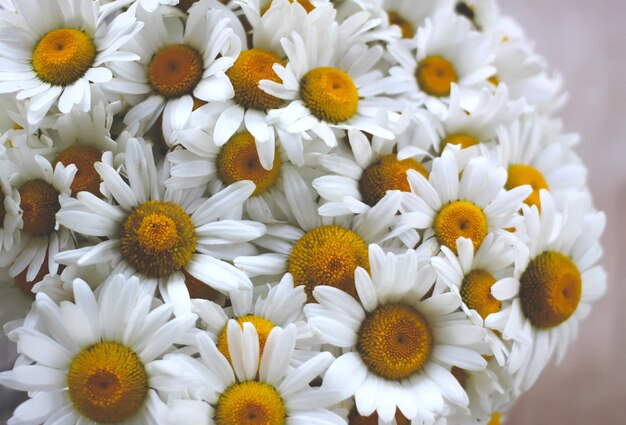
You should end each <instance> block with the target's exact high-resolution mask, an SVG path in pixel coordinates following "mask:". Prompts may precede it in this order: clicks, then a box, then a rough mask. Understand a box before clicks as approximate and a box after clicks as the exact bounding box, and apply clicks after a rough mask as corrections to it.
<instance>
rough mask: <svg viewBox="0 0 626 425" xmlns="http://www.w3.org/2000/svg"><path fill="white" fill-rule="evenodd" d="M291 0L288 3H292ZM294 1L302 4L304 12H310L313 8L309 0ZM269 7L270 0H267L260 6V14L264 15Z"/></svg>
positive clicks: (270, 4)
mask: <svg viewBox="0 0 626 425" xmlns="http://www.w3.org/2000/svg"><path fill="white" fill-rule="evenodd" d="M293 1H294V0H289V3H293ZM296 3H298V4H299V5H300V6H302V7H303V8H304V10H306V13H310V12H311V11H312V10H313V9H315V6H313V5H312V4H311V2H310V1H309V0H296ZM270 7H272V0H269V1H268V2H267V3H266V4H265V6H263V7H262V8H261V16H263V15H265V12H267V11H268V10H269V9H270Z"/></svg>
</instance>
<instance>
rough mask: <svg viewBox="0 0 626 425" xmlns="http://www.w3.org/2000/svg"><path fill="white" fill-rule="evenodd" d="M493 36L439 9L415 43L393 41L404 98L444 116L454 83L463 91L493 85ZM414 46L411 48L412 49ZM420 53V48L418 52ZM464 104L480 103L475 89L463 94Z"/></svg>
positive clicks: (391, 47) (394, 72)
mask: <svg viewBox="0 0 626 425" xmlns="http://www.w3.org/2000/svg"><path fill="white" fill-rule="evenodd" d="M497 41H498V40H497V39H495V38H494V37H493V36H491V35H490V34H482V33H479V32H476V31H474V30H473V29H472V28H471V24H470V22H469V21H467V20H466V19H465V18H462V17H459V16H457V15H455V14H454V12H452V11H445V10H440V12H438V13H437V14H436V15H435V16H434V17H433V18H432V19H431V18H428V19H427V20H426V23H425V24H424V26H423V27H420V28H419V30H418V33H417V36H416V38H415V42H414V43H412V44H411V45H407V43H405V42H398V43H391V44H390V45H389V46H388V50H389V53H390V54H391V55H392V56H393V58H394V59H395V60H396V61H397V62H398V66H395V67H393V68H392V69H391V70H390V71H389V72H390V73H391V75H393V76H396V77H397V78H400V79H401V81H402V82H401V83H399V84H401V85H402V88H403V93H404V97H405V98H406V99H407V100H408V101H411V102H413V103H416V102H417V103H419V104H421V103H424V104H425V105H426V107H427V108H428V109H429V110H430V111H431V112H433V113H434V114H436V115H437V116H438V117H443V116H444V115H445V111H446V109H447V108H446V103H448V101H449V95H450V90H451V85H452V83H457V84H458V85H459V87H461V88H464V89H473V90H476V89H480V87H483V86H488V85H489V82H488V81H487V79H488V78H489V77H490V76H492V75H493V74H494V73H495V68H494V67H493V66H491V62H492V61H493V56H494V49H495V44H496V42H497ZM409 46H410V47H409ZM415 49H416V50H415ZM462 93H463V94H465V95H466V96H464V97H463V98H462V99H461V106H462V107H464V108H465V109H469V108H468V107H467V106H466V104H465V103H466V102H467V103H469V104H470V106H471V103H473V102H474V101H475V99H474V96H472V95H471V94H472V90H465V91H463V92H462Z"/></svg>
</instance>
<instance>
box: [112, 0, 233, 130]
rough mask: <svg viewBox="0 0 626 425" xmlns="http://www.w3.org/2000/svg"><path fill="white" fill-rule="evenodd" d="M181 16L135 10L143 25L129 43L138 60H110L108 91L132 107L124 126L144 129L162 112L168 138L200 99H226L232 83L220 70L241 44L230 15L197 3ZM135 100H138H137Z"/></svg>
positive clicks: (230, 92)
mask: <svg viewBox="0 0 626 425" xmlns="http://www.w3.org/2000/svg"><path fill="white" fill-rule="evenodd" d="M189 12H190V13H189V16H188V17H186V19H183V18H181V17H179V16H177V15H176V16H172V15H170V14H168V13H167V10H165V9H158V10H156V11H155V12H153V13H148V12H145V11H142V10H139V11H138V12H137V15H138V17H139V19H141V20H142V21H143V22H145V28H144V30H143V31H141V32H140V33H139V34H138V35H137V36H136V37H135V38H134V39H133V40H132V41H131V42H129V44H128V48H129V50H131V51H132V52H133V53H135V54H136V55H137V56H138V57H139V58H140V59H139V61H138V62H132V63H119V64H112V65H111V69H112V70H113V72H114V73H115V78H114V79H113V80H112V81H111V82H110V83H108V84H107V85H106V89H107V90H110V91H113V92H116V93H120V94H123V95H134V96H135V98H139V99H140V101H139V102H137V101H136V100H135V99H133V98H131V97H128V100H129V102H130V103H131V104H134V106H133V107H132V108H131V109H130V110H129V111H128V112H127V113H126V116H125V117H124V122H125V123H126V124H127V125H131V124H133V123H136V122H139V123H140V124H141V128H140V130H142V131H146V130H147V129H149V128H150V127H152V125H153V124H154V123H155V122H156V121H157V119H158V118H159V117H160V116H161V114H163V115H162V120H163V121H162V126H163V136H164V137H165V138H166V142H169V137H170V135H171V134H172V133H173V130H174V129H176V128H181V127H182V126H183V125H184V124H185V123H186V121H187V120H188V119H189V116H190V114H191V112H192V110H193V109H194V107H198V106H199V105H201V104H203V103H204V102H213V101H220V100H225V99H228V98H230V97H231V96H232V85H231V84H230V81H229V80H228V77H226V74H225V73H224V72H225V71H226V69H228V68H229V67H230V66H232V64H233V62H234V60H235V58H236V57H237V55H238V54H239V50H240V48H241V43H240V41H239V38H238V37H236V36H235V34H234V31H233V29H232V28H231V23H232V22H233V20H234V19H236V18H235V17H234V15H233V14H232V13H231V12H227V11H224V10H218V9H212V8H211V7H210V3H209V2H207V1H203V2H199V3H198V4H197V5H195V6H194V7H192V8H191V9H190V11H189ZM135 103H136V104H135Z"/></svg>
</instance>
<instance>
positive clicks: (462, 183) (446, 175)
mask: <svg viewBox="0 0 626 425" xmlns="http://www.w3.org/2000/svg"><path fill="white" fill-rule="evenodd" d="M459 174H461V176H460V177H459ZM506 178H507V173H506V170H505V169H504V168H502V167H496V166H494V165H492V164H491V163H489V162H488V161H487V159H486V158H484V157H479V158H474V159H472V160H470V161H469V163H468V164H467V166H466V167H465V168H463V169H459V166H458V164H457V161H456V159H455V157H454V154H453V153H452V152H450V151H449V150H448V149H446V150H445V151H444V152H443V154H442V155H441V157H439V158H435V160H434V161H433V166H432V171H431V172H430V175H429V177H428V180H426V178H425V177H424V176H423V175H421V174H420V173H418V172H416V171H413V170H409V171H408V179H409V184H410V185H411V190H412V192H411V193H404V202H403V209H402V215H401V218H400V223H401V225H402V226H403V225H409V226H412V227H414V228H417V229H425V232H424V239H430V238H432V239H433V240H436V242H437V243H438V244H439V245H444V246H447V247H448V248H449V249H450V250H452V251H453V252H454V253H456V249H457V247H456V240H457V239H458V238H460V237H465V238H468V239H471V240H472V243H473V244H474V248H475V250H478V247H480V245H481V243H482V242H483V240H484V239H485V238H486V237H487V235H488V234H489V233H497V234H500V235H503V236H508V237H513V236H512V234H511V233H509V232H508V231H506V230H505V229H507V228H514V227H516V226H517V225H518V224H519V223H520V221H521V217H520V216H519V215H518V213H517V211H519V209H520V207H521V204H522V201H523V200H524V199H526V198H527V197H528V195H529V194H530V193H531V192H532V189H531V188H530V186H528V185H524V186H519V187H516V188H513V189H511V190H508V191H507V190H503V189H504V185H505V183H506Z"/></svg>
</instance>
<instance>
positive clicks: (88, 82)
mask: <svg viewBox="0 0 626 425" xmlns="http://www.w3.org/2000/svg"><path fill="white" fill-rule="evenodd" d="M14 4H15V8H16V10H17V14H15V15H13V16H12V17H11V19H8V18H5V20H4V27H3V28H2V29H1V30H0V56H1V57H2V58H3V59H4V60H3V62H2V66H1V70H2V71H3V72H2V73H1V76H0V92H1V93H17V99H18V100H25V99H28V100H29V102H28V111H27V118H28V122H29V123H31V124H36V123H39V122H40V121H41V120H42V119H43V118H44V117H45V116H46V114H47V113H48V111H49V110H50V108H51V107H53V106H55V105H56V106H58V109H59V110H60V111H61V112H62V113H68V112H69V111H70V110H71V109H72V107H73V106H74V105H76V106H77V107H78V108H79V109H81V110H83V111H87V110H88V109H89V107H90V106H91V95H92V90H94V87H97V86H98V85H100V84H102V83H106V82H108V81H110V80H111V78H112V75H111V71H110V70H109V69H108V68H107V67H105V66H104V64H107V66H110V65H112V64H113V63H120V62H127V61H134V60H136V59H138V56H136V55H135V54H132V53H128V52H123V51H120V50H119V49H120V48H121V47H122V46H123V45H124V44H125V43H126V42H127V41H128V40H129V39H131V38H132V37H134V36H135V35H136V34H137V33H138V32H139V30H140V29H141V27H142V24H141V23H140V22H137V21H136V19H135V15H134V11H133V10H129V11H127V12H124V13H121V14H118V15H117V16H116V17H115V18H113V19H112V20H110V19H105V17H106V16H107V15H108V14H109V13H110V12H111V11H112V10H113V9H114V8H115V7H117V4H116V3H110V4H108V5H103V6H100V3H99V2H94V1H92V0H59V1H53V2H48V3H45V4H42V3H41V2H39V1H37V0H19V1H14ZM5 17H6V15H5Z"/></svg>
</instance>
